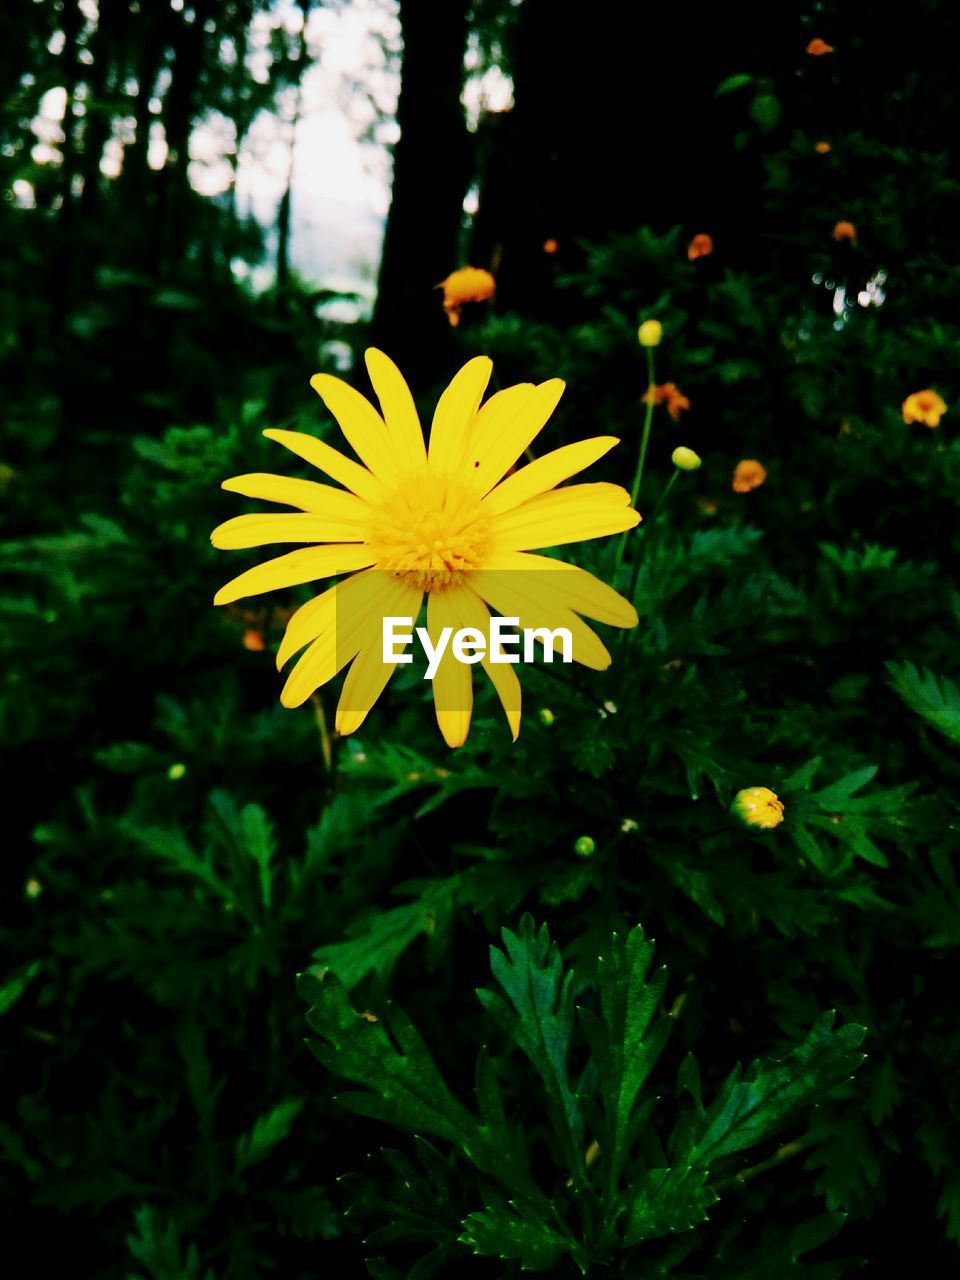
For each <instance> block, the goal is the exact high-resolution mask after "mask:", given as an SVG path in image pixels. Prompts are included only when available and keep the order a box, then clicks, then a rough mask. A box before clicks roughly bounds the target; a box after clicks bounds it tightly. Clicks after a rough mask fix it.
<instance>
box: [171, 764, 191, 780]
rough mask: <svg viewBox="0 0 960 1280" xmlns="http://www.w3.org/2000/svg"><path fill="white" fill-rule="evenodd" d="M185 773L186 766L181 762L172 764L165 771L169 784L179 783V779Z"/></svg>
mask: <svg viewBox="0 0 960 1280" xmlns="http://www.w3.org/2000/svg"><path fill="white" fill-rule="evenodd" d="M186 772H187V766H186V765H185V764H183V763H182V762H181V761H178V762H177V763H176V764H172V765H171V766H170V768H169V769H168V770H167V777H168V778H169V779H170V781H171V782H179V781H180V779H181V778H182V777H184V776H185V774H186Z"/></svg>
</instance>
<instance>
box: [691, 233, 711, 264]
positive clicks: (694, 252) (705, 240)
mask: <svg viewBox="0 0 960 1280" xmlns="http://www.w3.org/2000/svg"><path fill="white" fill-rule="evenodd" d="M711 253H713V237H712V236H708V235H706V233H705V232H702V231H701V232H700V233H699V234H698V235H695V236H694V237H693V239H692V240H691V241H690V243H689V244H688V245H687V257H688V258H689V259H690V261H691V262H696V260H697V258H709V256H710V254H711Z"/></svg>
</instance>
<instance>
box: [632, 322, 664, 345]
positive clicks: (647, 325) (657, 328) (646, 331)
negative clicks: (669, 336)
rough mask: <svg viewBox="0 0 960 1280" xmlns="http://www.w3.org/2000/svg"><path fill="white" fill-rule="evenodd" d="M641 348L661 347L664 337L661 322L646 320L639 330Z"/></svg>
mask: <svg viewBox="0 0 960 1280" xmlns="http://www.w3.org/2000/svg"><path fill="white" fill-rule="evenodd" d="M637 337H638V338H639V339H640V345H641V347H659V345H660V339H661V338H662V337H663V325H662V324H661V323H660V321H659V320H644V322H643V324H642V325H641V326H640V328H639V329H638V330H637Z"/></svg>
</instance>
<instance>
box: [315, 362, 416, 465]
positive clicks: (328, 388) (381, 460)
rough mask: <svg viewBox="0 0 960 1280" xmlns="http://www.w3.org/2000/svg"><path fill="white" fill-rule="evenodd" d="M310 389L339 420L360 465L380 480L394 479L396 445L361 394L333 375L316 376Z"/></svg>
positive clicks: (377, 415)
mask: <svg viewBox="0 0 960 1280" xmlns="http://www.w3.org/2000/svg"><path fill="white" fill-rule="evenodd" d="M310 385H311V387H313V389H314V391H315V392H316V393H317V395H318V396H319V397H320V399H321V400H322V401H323V403H324V404H325V405H326V406H327V408H328V409H329V410H330V412H331V413H332V414H333V416H334V417H335V418H336V420H337V423H338V425H339V427H340V430H341V431H342V432H343V434H344V436H345V437H346V439H347V440H348V441H349V442H350V446H351V448H352V449H353V451H354V453H356V455H357V457H358V458H359V459H360V461H361V462H362V463H363V464H364V466H366V467H367V468H368V469H369V470H370V471H372V472H373V474H374V475H375V476H377V477H378V478H379V479H381V480H384V479H387V480H389V479H392V478H393V477H394V476H395V475H396V471H397V455H396V449H395V446H394V442H393V441H392V440H391V439H390V437H389V436H388V434H387V428H386V426H385V424H384V421H383V419H382V418H381V417H380V415H379V413H377V411H376V409H374V407H373V405H372V404H371V403H370V401H369V400H368V399H367V398H366V396H362V395H361V394H360V392H359V391H357V390H355V389H354V388H353V387H351V386H350V384H349V383H347V382H344V381H343V379H342V378H334V377H333V375H332V374H329V373H315V374H314V375H313V377H312V378H311V379H310Z"/></svg>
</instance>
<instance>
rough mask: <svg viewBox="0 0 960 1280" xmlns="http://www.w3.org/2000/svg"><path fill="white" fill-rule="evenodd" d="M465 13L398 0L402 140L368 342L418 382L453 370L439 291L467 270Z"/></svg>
mask: <svg viewBox="0 0 960 1280" xmlns="http://www.w3.org/2000/svg"><path fill="white" fill-rule="evenodd" d="M467 7H468V6H467V0H443V3H440V4H438V3H436V2H435V0H400V21H401V24H402V28H403V81H402V87H401V90H400V100H399V102H398V104H397V123H398V124H399V126H400V140H399V142H398V143H397V146H396V149H395V151H394V156H393V198H392V202H391V205H390V214H389V217H388V220H387V227H386V234H385V236H384V242H383V256H382V258H381V262H380V276H379V281H378V290H377V303H376V310H375V313H374V319H373V340H374V341H375V342H376V343H377V344H378V345H380V346H382V347H383V348H384V350H386V351H387V352H389V354H390V355H391V356H393V357H394V358H395V359H396V360H398V361H399V362H400V363H401V366H402V367H403V368H404V371H405V372H412V373H416V374H419V375H420V376H421V377H432V376H435V375H437V376H439V375H440V374H441V373H442V372H444V371H445V368H446V366H447V365H448V364H449V361H450V354H451V345H452V344H451V339H450V336H449V325H448V322H447V319H446V316H445V315H444V312H443V307H442V304H441V298H440V295H439V294H438V293H437V292H436V286H437V285H438V284H439V283H440V281H441V280H443V279H444V277H445V276H447V275H448V274H449V273H450V272H451V271H453V270H455V269H456V268H457V267H458V266H462V265H464V264H463V263H461V262H459V261H458V244H459V238H460V227H461V222H462V218H463V197H464V194H465V192H466V188H467V184H468V182H469V176H470V166H469V160H468V153H469V148H468V145H467V144H468V136H467V132H466V125H465V122H464V115H463V108H462V106H461V103H460V94H461V91H462V88H463V57H464V50H465V45H466V35H467Z"/></svg>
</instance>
